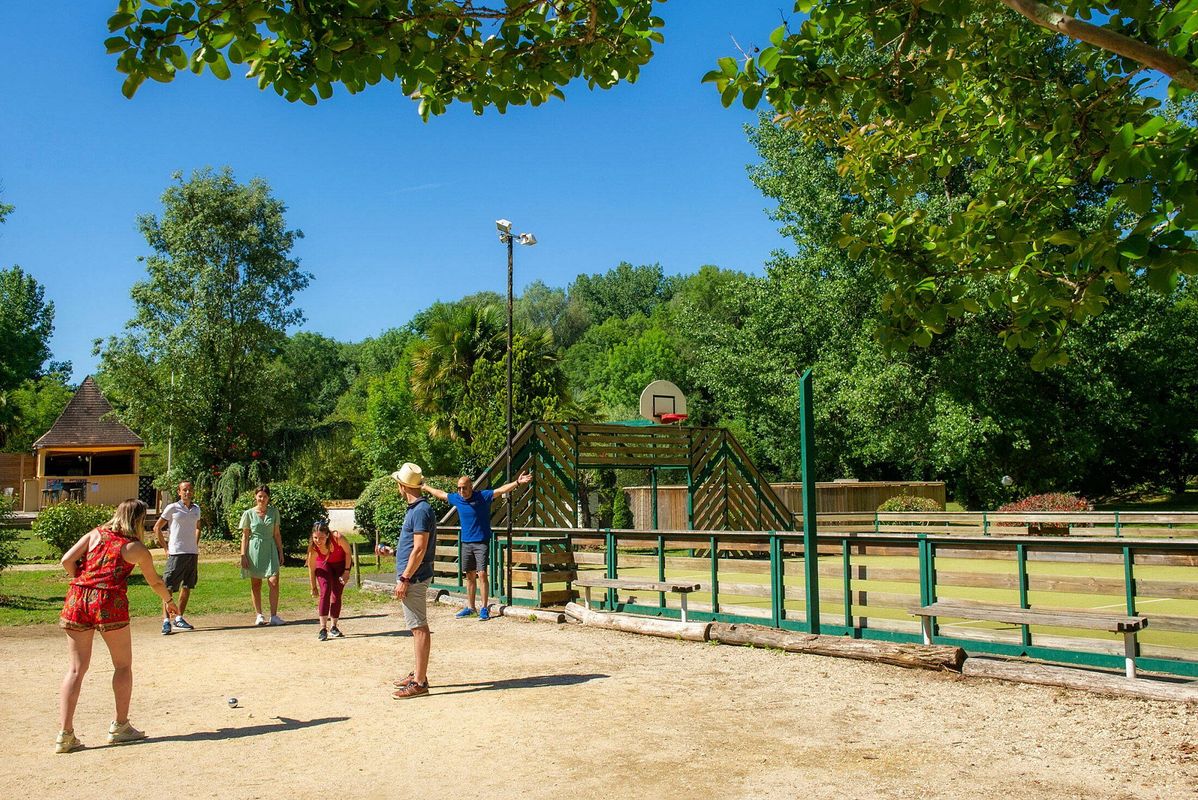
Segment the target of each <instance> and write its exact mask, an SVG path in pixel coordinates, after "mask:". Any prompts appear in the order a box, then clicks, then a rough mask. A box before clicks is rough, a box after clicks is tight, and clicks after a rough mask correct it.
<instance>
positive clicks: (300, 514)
mask: <svg viewBox="0 0 1198 800" xmlns="http://www.w3.org/2000/svg"><path fill="white" fill-rule="evenodd" d="M270 504H271V505H272V506H274V507H275V509H277V510H278V512H279V534H280V536H281V538H282V539H283V549H284V550H285V551H286V552H288V553H297V552H299V551H301V550H303V549H305V548H306V547H307V546H308V538H309V537H310V536H311V535H312V524H313V523H314V522H316V520H318V519H322V518H324V517H325V515H326V514H325V510H324V504H323V503H321V502H320V497H319V496H318V495H317V494H316V492H313V491H312V490H311V489H308V488H305V487H303V486H298V485H296V484H294V483H287V482H281V483H272V484H271V485H270ZM253 505H254V490H253V489H249V490H247V491H244V492H242V493H241V494H240V495H238V496H237V499H236V500H234V501H233V505H231V506H230V507H229V508H227V509H225V522H227V523H228V525H229V530H230V531H232V532H233V538H234V539H235V540H240V539H241V528H239V527H238V524H239V523H240V521H241V514H242V512H243V511H245V510H246V509H247V508H252V507H253Z"/></svg>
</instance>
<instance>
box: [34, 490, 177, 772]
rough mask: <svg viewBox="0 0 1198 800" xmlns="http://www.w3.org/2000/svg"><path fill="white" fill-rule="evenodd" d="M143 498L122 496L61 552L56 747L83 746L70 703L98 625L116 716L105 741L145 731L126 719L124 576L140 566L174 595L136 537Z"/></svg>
mask: <svg viewBox="0 0 1198 800" xmlns="http://www.w3.org/2000/svg"><path fill="white" fill-rule="evenodd" d="M145 522H146V504H145V503H143V502H142V501H140V500H126V501H125V502H123V503H121V504H120V505H119V506H117V509H116V513H114V514H113V515H112V519H110V520H109V521H108V522H106V523H104V524H103V525H101V526H100V527H99V528H96V529H95V530H91V531H88V532H87V533H85V534H83V537H82V538H81V539H80V540H79V541H78V542H76V543H75V544H74V546H73V547H71V549H70V550H68V551H67V552H66V554H65V555H64V556H63V557H62V566H63V568H64V569H66V571H67V573H68V574H69V575H70V576H71V587H70V589H68V590H67V597H66V602H65V603H64V604H63V607H62V615H61V617H60V618H59V620H58V624H59V625H60V626H61V627H62V629H63V630H65V631H66V634H67V641H68V644H69V648H70V658H71V663H70V666H69V667H68V668H67V674H66V677H64V678H63V681H62V691H61V693H60V695H59V700H60V706H59V710H60V718H61V722H62V730H61V732H60V733H59V734H58V740H57V741H56V742H55V752H57V753H70V752H72V751H74V750H78V749H80V748H82V747H83V743H82V742H80V741H79V739H77V738H76V737H75V706H76V704H77V703H78V702H79V688H80V687H81V686H82V685H83V676H84V675H86V674H87V668H88V665H89V664H90V663H91V656H92V640H93V639H94V637H95V632H96V631H99V632H100V636H101V637H103V639H104V644H105V645H107V646H108V654H109V655H110V656H111V657H112V667H113V673H112V693H113V695H115V697H116V719H115V720H113V722H112V725H110V726H109V728H108V743H109V744H121V743H123V742H132V741H136V740H137V739H144V738H146V735H145V734H144V733H142V732H141V731H139V730H137V729H136V728H134V727H133V726H132V725H130V724H129V698H130V696H131V695H132V693H133V643H132V640H131V639H130V636H129V598H128V595H127V593H126V592H127V589H128V586H127V581H128V579H129V574H130V573H131V572H133V567H134V566H138V567H141V571H142V574H143V575H145V577H146V583H148V584H149V585H150V588H151V589H153V590H154V591H155V592H156V593H157V594H158V596H159V597H161V598H162V601H163V602H164V603H166V604H167V607H168V608H169V609H171V613H178V612H177V611H174V610H173V609H174V608H175V600H174V598H173V597H172V596H171V592H170V590H169V589H167V588H166V584H164V583H163V582H162V578H161V577H159V575H158V572H157V571H156V570H155V569H154V559H153V557H152V556H151V555H150V551H149V550H147V549H146V546H145V545H143V544H142V543H141V538H140V537H141V533H142V531H143V530H144V528H145Z"/></svg>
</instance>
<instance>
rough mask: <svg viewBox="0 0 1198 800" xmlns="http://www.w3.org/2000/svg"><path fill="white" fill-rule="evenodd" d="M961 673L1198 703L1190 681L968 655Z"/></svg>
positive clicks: (1112, 693)
mask: <svg viewBox="0 0 1198 800" xmlns="http://www.w3.org/2000/svg"><path fill="white" fill-rule="evenodd" d="M961 672H962V674H964V675H968V676H969V677H973V678H994V679H995V680H1002V681H1016V682H1019V683H1036V684H1040V685H1041V686H1063V687H1066V688H1069V689H1081V690H1084V691H1087V692H1096V693H1098V694H1107V695H1119V696H1123V697H1139V698H1142V699H1146V700H1165V701H1170V702H1186V703H1194V704H1198V685H1195V684H1193V683H1174V682H1166V681H1161V680H1153V679H1148V678H1127V677H1125V676H1124V675H1122V674H1118V675H1113V674H1111V673H1108V672H1093V671H1090V670H1083V669H1076V668H1074V667H1058V666H1052V665H1049V664H1032V663H1027V662H1019V661H1003V660H1002V659H997V658H970V659H969V660H968V661H966V662H965V666H964V667H963V668H962V670H961Z"/></svg>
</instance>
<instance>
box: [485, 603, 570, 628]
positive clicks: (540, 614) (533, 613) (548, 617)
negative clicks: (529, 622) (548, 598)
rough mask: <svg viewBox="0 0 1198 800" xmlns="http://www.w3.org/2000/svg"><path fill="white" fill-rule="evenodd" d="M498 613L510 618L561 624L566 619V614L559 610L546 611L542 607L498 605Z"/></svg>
mask: <svg viewBox="0 0 1198 800" xmlns="http://www.w3.org/2000/svg"><path fill="white" fill-rule="evenodd" d="M498 608H499V614H500V616H504V617H511V618H512V619H521V618H523V619H530V618H531V619H536V620H540V621H541V622H554V623H557V624H559V625H560V624H561V623H563V622H565V621H566V615H565V614H563V613H562V612H560V611H546V610H545V609H543V608H526V607H523V606H499V607H498Z"/></svg>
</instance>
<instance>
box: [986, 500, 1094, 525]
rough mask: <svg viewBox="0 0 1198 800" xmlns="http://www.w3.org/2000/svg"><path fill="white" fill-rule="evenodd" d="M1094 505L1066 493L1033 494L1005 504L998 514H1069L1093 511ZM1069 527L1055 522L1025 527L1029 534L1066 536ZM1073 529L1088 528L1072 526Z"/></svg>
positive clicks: (1035, 523) (1033, 523) (1037, 523)
mask: <svg viewBox="0 0 1198 800" xmlns="http://www.w3.org/2000/svg"><path fill="white" fill-rule="evenodd" d="M1093 510H1094V504H1093V503H1091V502H1090V501H1089V500H1087V499H1086V498H1084V497H1081V496H1079V495H1075V494H1069V493H1068V492H1050V493H1048V494H1033V495H1031V496H1030V497H1025V498H1023V499H1022V500H1016V501H1015V502H1014V503H1007V504H1006V505H1003V506H1000V507H999V508H998V511H999V513H1002V512H1010V513H1013V514H1034V513H1036V512H1056V513H1058V514H1061V513H1071V512H1077V511H1093ZM1069 527H1070V526H1069V525H1063V524H1061V523H1057V522H1032V523H1029V524H1028V526H1027V532H1028V533H1030V534H1067V533H1069ZM1073 527H1075V528H1076V527H1088V524H1087V525H1074V526H1073Z"/></svg>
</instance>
